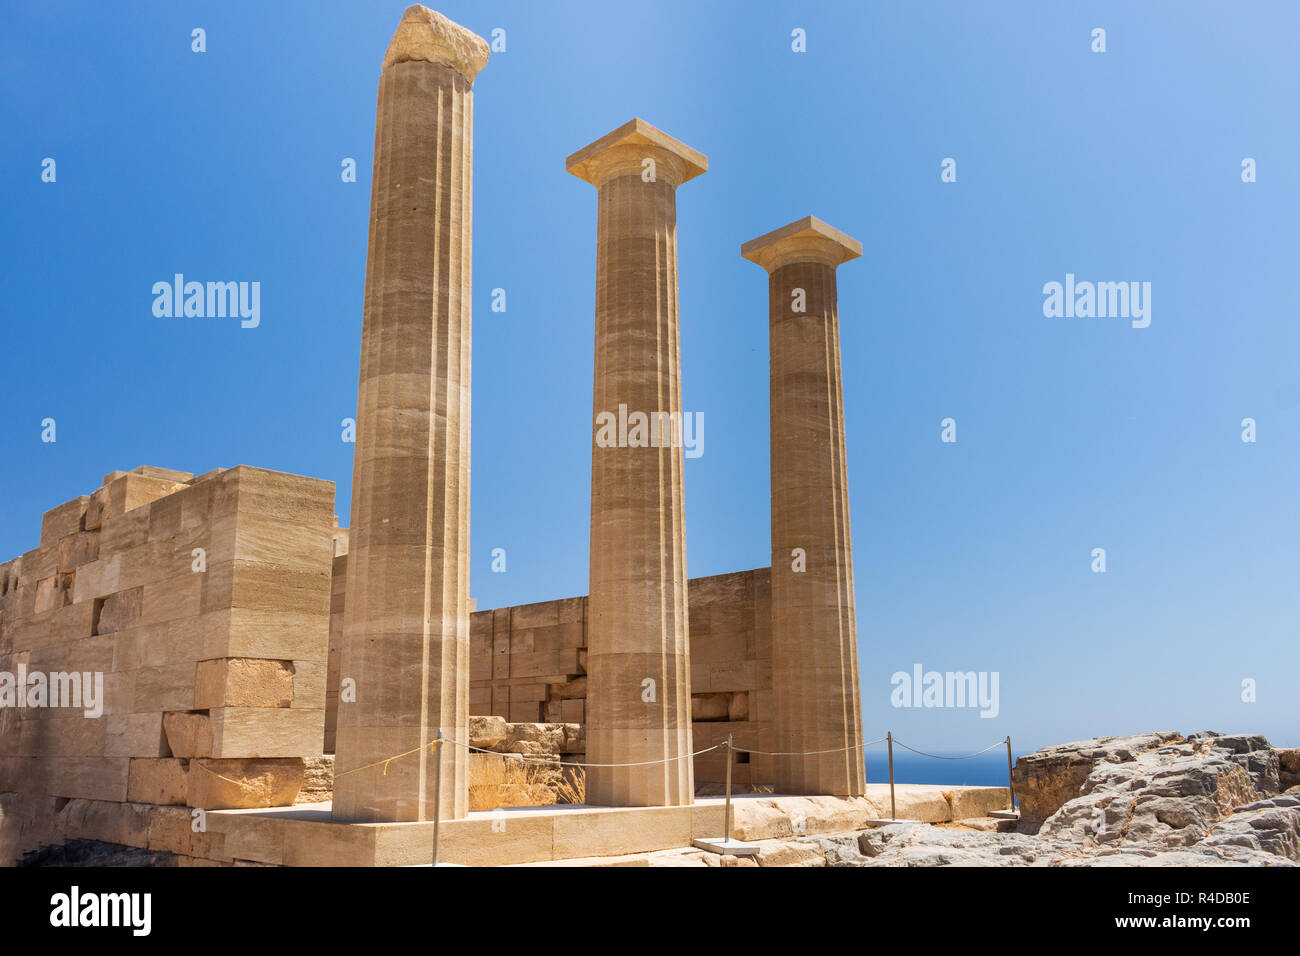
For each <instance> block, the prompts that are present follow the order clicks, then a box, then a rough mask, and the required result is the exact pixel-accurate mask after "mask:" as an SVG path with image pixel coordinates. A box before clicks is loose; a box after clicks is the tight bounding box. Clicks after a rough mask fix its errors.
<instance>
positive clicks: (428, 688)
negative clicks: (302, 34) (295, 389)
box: [334, 5, 488, 821]
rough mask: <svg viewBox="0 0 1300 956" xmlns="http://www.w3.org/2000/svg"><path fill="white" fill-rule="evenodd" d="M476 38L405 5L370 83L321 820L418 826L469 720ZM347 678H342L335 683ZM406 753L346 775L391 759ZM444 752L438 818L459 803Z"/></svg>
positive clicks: (461, 775) (480, 51)
mask: <svg viewBox="0 0 1300 956" xmlns="http://www.w3.org/2000/svg"><path fill="white" fill-rule="evenodd" d="M487 58H488V47H487V44H486V43H485V42H484V41H483V39H482V38H480V37H478V36H476V35H474V34H473V33H471V32H470V31H468V30H466V29H465V28H464V27H461V26H459V25H457V24H455V23H452V22H451V21H450V20H448V19H446V18H445V17H443V16H442V15H441V14H438V13H435V12H433V11H432V10H429V9H427V8H425V7H422V6H418V5H417V6H412V7H409V8H407V10H406V12H405V13H404V14H403V15H402V22H401V23H400V24H399V25H398V27H397V32H396V34H394V36H393V40H392V43H390V44H389V47H388V53H387V55H386V56H385V57H384V64H383V72H382V74H381V75H380V78H379V106H378V111H377V115H376V119H375V165H374V175H373V179H372V183H371V196H370V247H369V254H368V256H367V260H366V292H365V307H364V309H365V311H364V320H363V327H362V333H361V377H360V386H359V388H358V392H357V436H356V437H357V442H356V449H355V450H354V452H353V466H352V526H351V531H350V535H349V536H350V551H349V554H348V572H347V596H346V605H345V610H344V618H343V654H342V662H341V665H340V677H341V678H342V680H343V681H345V682H346V681H348V680H352V681H354V682H355V701H354V702H351V703H349V702H347V695H346V692H344V693H342V694H340V703H339V713H338V733H337V743H336V759H337V767H338V771H339V772H340V773H344V775H342V776H339V777H337V778H336V780H335V783H334V816H335V818H337V819H341V820H355V821H393V820H428V819H431V818H432V816H433V812H434V810H433V799H434V793H433V777H434V757H433V754H432V753H431V752H430V748H428V747H422V745H424V744H426V743H428V741H430V740H432V739H433V738H434V736H435V735H436V734H437V732H438V730H439V729H441V730H442V731H443V733H444V734H445V735H446V736H448V737H453V738H455V739H457V740H460V741H464V740H466V734H467V731H468V723H469V454H470V438H469V435H470V252H471V242H470V238H471V228H470V213H471V195H472V190H471V174H472V157H473V110H474V94H473V92H472V89H471V88H472V86H473V83H474V77H475V76H476V75H477V74H478V72H479V70H481V69H482V68H483V65H484V64H485V63H486V62H487ZM345 686H346V685H345ZM416 748H422V749H419V751H418V752H417V753H413V754H410V755H408V756H404V757H402V758H401V759H398V760H394V761H392V762H391V763H390V764H386V765H385V764H382V763H381V764H380V765H379V766H375V767H370V768H368V769H364V770H360V771H358V772H356V773H345V772H346V771H349V770H353V769H354V768H357V767H362V766H364V765H366V764H370V763H372V762H375V761H382V760H384V759H386V758H388V757H391V756H393V755H395V754H402V753H405V752H407V751H410V750H413V749H416ZM466 772H467V760H466V752H465V750H463V749H462V748H459V747H453V746H446V747H444V748H443V755H442V773H441V789H442V798H441V815H442V816H443V817H444V818H452V817H461V816H464V815H465V813H466V811H467V809H468V804H467V801H468V792H467V790H466Z"/></svg>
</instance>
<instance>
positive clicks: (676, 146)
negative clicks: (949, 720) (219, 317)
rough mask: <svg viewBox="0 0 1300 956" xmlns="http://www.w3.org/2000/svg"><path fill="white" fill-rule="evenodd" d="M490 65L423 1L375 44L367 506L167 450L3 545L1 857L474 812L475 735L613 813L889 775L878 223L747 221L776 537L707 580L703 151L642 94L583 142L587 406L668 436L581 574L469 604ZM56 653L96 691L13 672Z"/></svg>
mask: <svg viewBox="0 0 1300 956" xmlns="http://www.w3.org/2000/svg"><path fill="white" fill-rule="evenodd" d="M487 58H488V48H487V45H486V44H485V43H484V41H483V40H482V39H481V38H479V37H477V36H475V35H474V34H472V33H470V32H469V31H468V30H465V29H464V28H462V27H460V26H458V25H456V24H454V23H452V22H450V21H449V20H447V19H446V18H444V17H442V16H441V15H440V14H437V13H434V12H433V11H430V10H428V9H426V8H424V7H421V6H413V7H410V8H409V9H408V10H407V11H406V12H405V14H404V15H403V18H402V21H401V23H400V25H399V26H398V29H397V32H396V34H395V35H394V37H393V40H392V43H391V44H390V46H389V48H388V51H387V53H386V55H385V57H384V60H383V68H382V74H381V77H380V80H379V94H378V108H377V120H376V151H375V159H374V174H373V182H372V195H371V219H370V238H369V252H368V260H367V268H366V289H365V300H364V314H363V323H362V334H361V350H360V355H361V373H360V380H359V390H358V401H357V436H356V446H355V452H354V471H353V490H352V502H351V526H350V528H349V529H340V528H339V527H338V522H337V520H336V519H335V517H334V514H333V502H334V486H333V483H332V482H329V481H325V480H321V479H315V478H308V477H301V476H296V475H289V474H282V473H278V472H271V471H265V470H262V469H258V468H252V467H249V466H243V465H241V466H239V467H235V468H231V469H228V470H222V469H217V470H215V471H211V472H208V473H207V474H203V475H200V476H198V477H195V476H193V475H191V474H189V473H185V472H180V471H172V470H169V469H165V468H157V467H150V466H143V467H139V468H136V469H134V470H133V471H130V472H116V471H115V472H112V473H110V474H108V475H107V476H105V478H104V480H103V483H102V486H101V487H100V488H98V489H96V490H95V491H93V492H92V493H91V494H88V495H82V496H80V497H78V498H76V499H74V500H72V501H69V502H66V503H64V504H62V505H59V506H58V507H56V508H53V509H52V510H50V511H48V512H47V513H46V514H45V517H44V520H43V523H42V528H41V538H40V542H39V544H38V546H37V547H36V548H35V549H34V550H32V551H29V552H27V553H25V554H23V555H22V556H20V557H17V558H14V559H13V560H11V561H8V562H6V563H4V564H0V672H4V673H8V674H12V675H26V676H25V678H24V680H23V681H22V682H21V683H18V682H17V677H15V678H14V681H11V685H10V688H9V690H10V693H11V695H12V698H13V699H12V700H10V701H9V706H4V707H2V708H0V851H2V855H3V858H4V859H5V860H6V861H10V860H13V859H14V858H15V857H16V856H17V855H18V854H21V853H23V852H26V851H31V850H33V849H35V848H37V847H40V846H43V845H51V844H58V843H61V842H62V841H63V840H64V839H66V838H69V837H70V836H73V835H85V834H86V833H92V832H93V833H95V834H97V835H98V837H97V838H99V839H103V840H106V841H107V842H114V843H122V844H126V845H131V846H141V847H148V848H149V849H151V850H162V851H166V852H170V853H176V854H179V855H182V856H184V857H187V858H193V859H201V858H204V857H206V856H209V855H210V854H209V852H208V851H209V850H210V849H211V847H209V846H207V845H203V840H204V836H203V831H202V830H199V829H196V828H195V827H194V825H193V822H194V820H196V819H197V818H198V815H197V814H196V813H195V811H199V810H202V811H208V810H221V809H227V808H262V807H276V806H286V805H292V804H293V803H294V802H295V801H301V800H313V801H314V800H319V799H321V798H322V797H324V798H326V799H328V798H329V795H330V793H331V791H332V797H333V803H332V811H331V813H332V818H333V819H334V820H335V821H339V822H344V823H346V822H363V821H368V822H376V823H395V822H402V821H427V820H430V819H432V818H433V816H434V814H435V806H437V807H438V808H439V817H440V819H443V820H457V819H460V818H464V817H465V816H466V814H467V813H468V812H469V810H470V805H471V800H470V792H469V791H470V783H469V781H470V777H471V773H470V771H471V759H475V760H491V759H492V755H491V754H480V753H476V752H471V750H470V749H469V748H468V747H466V746H465V745H466V744H474V745H484V744H486V746H484V748H483V749H485V750H495V751H496V752H497V753H500V752H503V751H504V752H514V753H526V752H529V748H532V749H533V750H534V751H537V748H539V747H549V749H544V750H540V751H537V752H538V753H541V754H543V755H548V756H550V757H553V758H555V759H556V760H559V759H560V758H563V759H564V760H565V761H566V762H581V763H589V764H592V765H593V766H591V767H590V768H589V769H588V771H587V773H586V776H585V780H584V781H583V783H584V785H585V790H586V802H587V803H589V804H595V805H601V806H609V807H689V806H690V805H691V804H692V803H693V802H694V798H695V795H696V792H697V789H700V790H705V789H708V788H709V787H710V786H711V785H716V784H717V783H718V782H719V781H721V780H722V779H723V778H724V775H725V771H726V762H727V761H730V762H731V763H732V768H731V769H732V779H733V781H734V782H735V784H736V785H737V786H738V787H741V788H744V787H751V788H760V787H764V786H766V787H772V788H775V789H776V790H777V792H780V793H784V794H808V795H827V796H834V797H842V798H856V797H861V796H862V795H863V793H864V792H865V788H866V782H865V771H864V760H863V752H862V742H863V736H862V726H861V704H860V694H859V683H858V657H857V635H856V623H855V612H854V603H853V601H854V599H853V593H854V592H853V568H852V548H851V539H850V529H849V511H848V486H847V472H846V464H845V437H844V414H843V400H842V381H841V371H840V363H839V327H838V322H839V319H838V305H837V296H836V286H835V273H836V269H837V267H838V266H839V265H840V264H841V263H843V262H845V261H847V260H849V259H853V258H856V257H857V256H859V255H860V254H861V245H860V243H858V242H857V241H856V240H853V239H851V238H849V237H848V236H846V235H844V234H843V233H841V232H839V231H837V230H835V229H833V228H831V227H830V226H828V225H826V224H825V223H823V222H821V221H820V220H818V219H815V218H813V217H807V218H805V219H802V220H799V221H797V222H794V223H791V224H790V225H788V226H785V227H783V228H781V229H777V230H775V231H774V232H771V233H769V234H767V235H765V236H762V237H759V238H757V239H755V240H753V241H751V242H748V243H746V244H745V245H744V246H743V247H742V249H741V252H742V255H743V256H744V257H745V258H747V259H749V260H751V261H753V262H754V263H756V264H757V265H759V266H760V267H762V268H763V269H764V271H765V272H766V273H767V275H768V284H769V300H770V310H769V333H770V348H771V483H772V563H771V566H770V567H764V568H758V569H753V570H748V571H741V572H737V573H733V574H723V575H716V576H712V577H707V578H698V579H694V580H690V579H688V578H687V574H686V562H685V554H686V548H685V530H684V527H685V526H684V520H683V508H684V492H683V482H682V466H683V448H682V446H681V443H680V442H679V441H677V440H676V438H677V437H679V436H677V434H676V432H675V431H673V428H675V427H676V424H675V423H679V422H680V416H681V412H682V409H681V398H680V396H681V382H680V344H679V334H678V322H679V306H678V290H677V258H676V256H677V250H676V218H675V217H676V192H677V189H678V188H679V187H680V186H682V185H684V184H685V183H686V182H688V181H689V180H691V179H694V178H695V177H698V176H700V175H702V174H703V173H704V172H705V171H706V170H707V168H708V161H707V159H706V158H705V157H704V156H703V155H702V154H700V153H698V152H697V151H695V150H694V149H691V148H690V147H688V146H686V145H685V144H683V143H681V142H679V141H677V140H675V139H673V138H672V137H670V136H668V135H667V134H665V133H663V132H661V131H660V130H658V129H656V128H655V127H653V126H650V125H649V124H648V123H645V122H644V121H642V120H639V119H634V120H632V121H630V122H629V123H627V124H625V125H623V126H621V127H619V128H618V129H616V130H614V131H613V132H611V133H609V134H607V135H605V136H603V137H601V138H599V139H597V140H596V141H595V142H593V143H591V144H590V145H588V146H587V147H585V148H583V149H581V150H579V151H578V152H576V153H574V154H573V155H572V156H570V157H569V158H568V160H567V162H566V168H567V170H568V172H570V173H571V174H573V175H575V176H578V177H579V178H581V179H584V180H585V181H587V182H589V183H591V184H592V186H594V187H595V189H596V193H597V197H596V198H597V208H598V217H597V224H596V243H597V270H596V271H597V275H596V283H595V289H596V296H595V300H596V307H595V320H596V321H595V325H596V348H595V375H594V397H595V408H596V410H597V415H598V418H599V414H600V412H601V411H602V410H605V411H607V412H608V413H609V414H611V415H613V414H616V413H621V412H622V409H623V408H627V409H631V410H632V412H633V414H634V415H635V414H638V413H639V414H641V415H642V416H643V418H642V421H645V420H647V419H648V420H650V421H651V422H652V423H653V422H661V423H669V425H670V426H671V427H669V428H667V429H666V430H667V431H669V432H671V434H670V435H669V438H668V440H658V441H647V440H645V438H644V433H642V435H641V440H638V439H637V436H636V435H635V434H629V437H628V439H627V440H626V441H619V442H616V443H614V444H612V445H611V444H610V443H607V442H602V441H598V440H593V444H592V498H591V541H590V548H591V554H590V569H591V570H590V575H591V578H590V594H589V595H587V596H579V597H570V598H565V599H561V600H556V601H549V602H543V603H539V604H529V605H522V606H517V607H507V608H497V609H493V610H483V611H476V610H474V608H473V602H472V601H471V599H470V580H469V554H468V552H469V514H470V509H469V484H470V482H469V475H470V471H469V463H470V462H469V447H470V445H469V434H470V338H471V333H470V303H471V293H470V271H471V269H470V258H471V249H472V243H471V237H472V232H471V219H470V213H471V208H472V169H473V83H474V78H475V76H476V75H477V73H478V72H479V70H481V69H482V68H483V67H484V65H485V64H486V62H487ZM622 437H623V436H622V435H620V439H621V438H622ZM657 437H658V438H660V439H662V438H663V435H662V434H661V435H658V436H657ZM36 674H40V675H46V679H47V680H50V681H52V682H55V683H56V684H57V687H58V689H59V690H60V691H61V692H67V691H70V690H72V689H73V688H72V687H71V684H72V682H73V681H72V678H71V677H70V676H69V675H78V676H79V680H84V682H85V686H84V687H82V688H80V689H81V691H82V693H81V699H80V700H79V702H78V704H79V705H80V704H85V703H86V702H87V698H95V697H97V696H98V697H99V698H100V699H99V700H98V701H94V700H91V702H90V706H88V707H85V708H81V709H78V707H69V706H49V701H48V700H45V701H44V703H41V702H39V701H37V700H36V698H29V697H25V696H23V695H24V692H26V693H27V694H31V693H33V692H34V691H33V689H32V685H31V680H32V679H33V678H32V677H31V675H36ZM58 675H63V676H61V677H60V676H58ZM101 678H102V693H97V691H96V688H97V687H98V686H99V684H98V682H99V681H100V680H101ZM344 686H346V687H347V690H346V691H345V692H344V693H340V688H341V687H344ZM648 688H649V690H647V689H648ZM50 689H51V690H53V687H51V688H50ZM3 691H4V687H3V685H2V684H0V699H3V695H2V692H3ZM29 699H30V701H31V702H32V703H33V706H27V703H28V701H29ZM91 706H93V707H101V708H102V713H101V714H100V715H99V716H95V717H90V716H87V714H86V713H83V710H88V709H91ZM471 715H476V717H475V718H471ZM488 718H496V721H495V722H492V721H490V720H488ZM507 724H508V725H509V726H507ZM525 725H545V727H543V728H542V729H534V730H528V729H527V726H525ZM503 727H504V729H502V728H503ZM512 728H513V729H512ZM546 728H549V729H546ZM556 728H559V729H558V730H557V729H556ZM439 732H441V733H442V734H443V735H444V737H445V738H448V739H449V741H450V742H449V743H447V744H444V745H442V746H441V747H436V746H431V745H430V744H431V742H432V741H433V740H434V738H435V736H436V735H437V734H438V733H439ZM729 736H730V737H732V738H733V739H734V742H735V745H736V748H735V749H715V750H712V751H710V752H709V753H706V754H701V755H699V756H698V757H695V758H693V757H692V754H694V753H695V752H696V751H700V750H705V749H707V748H710V747H713V746H714V745H716V744H719V743H722V742H723V741H725V740H727V739H728V737H729ZM546 741H550V743H549V744H548V743H546ZM525 745H527V746H525ZM519 747H523V748H524V749H522V750H521V749H518V748H519ZM512 748H514V749H512ZM750 751H763V752H764V753H752V754H751V753H750ZM814 751H818V752H819V753H812V752H814ZM773 754H775V756H773ZM782 754H786V756H782ZM331 755H333V759H332V760H331ZM629 765H630V766H629ZM435 780H436V781H438V791H437V792H435ZM715 789H716V787H715ZM344 858H345V859H346V856H345V857H344Z"/></svg>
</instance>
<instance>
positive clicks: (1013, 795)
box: [1007, 734, 1016, 810]
mask: <svg viewBox="0 0 1300 956" xmlns="http://www.w3.org/2000/svg"><path fill="white" fill-rule="evenodd" d="M1007 787H1008V789H1009V790H1010V791H1011V809H1012V810H1014V809H1015V808H1016V781H1015V778H1014V777H1013V776H1012V774H1011V735H1010V734H1007Z"/></svg>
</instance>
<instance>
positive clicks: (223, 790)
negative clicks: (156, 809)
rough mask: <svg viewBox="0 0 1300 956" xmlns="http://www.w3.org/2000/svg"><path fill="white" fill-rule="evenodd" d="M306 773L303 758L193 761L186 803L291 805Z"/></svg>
mask: <svg viewBox="0 0 1300 956" xmlns="http://www.w3.org/2000/svg"><path fill="white" fill-rule="evenodd" d="M303 776H304V766H303V761H302V760H301V758H288V759H279V760H268V759H260V760H217V759H211V758H205V759H196V760H191V761H190V769H189V777H188V789H187V795H186V803H187V805H188V806H191V807H201V808H203V809H206V810H227V809H248V808H252V807H284V806H292V805H293V802H294V800H295V798H296V797H297V796H298V790H299V789H300V788H301V787H302V783H303Z"/></svg>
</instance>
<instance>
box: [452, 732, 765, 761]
mask: <svg viewBox="0 0 1300 956" xmlns="http://www.w3.org/2000/svg"><path fill="white" fill-rule="evenodd" d="M443 740H445V741H446V742H447V743H449V744H455V745H456V746H457V747H464V748H465V749H466V750H472V751H474V752H476V753H481V754H495V755H496V756H498V757H508V758H510V759H512V760H521V761H524V762H529V761H531V762H533V763H544V764H546V765H547V766H548V767H649V766H652V765H654V764H660V763H671V762H672V761H674V760H684V759H685V758H687V757H698V756H699V755H700V754H706V753H708V752H709V751H710V750H718V749H719V748H721V747H725V746H726V744H725V743H721V744H714V745H713V746H712V747H705V748H704V749H703V750H697V751H695V753H690V754H681V755H680V756H677V757H665V758H664V759H662V760H639V761H637V762H635V763H575V762H572V761H565V760H552V759H551V758H550V757H534V756H530V755H528V754H512V753H502V752H501V751H500V750H488V749H486V748H485V747H475V746H474V745H473V744H463V743H461V742H460V741H459V740H452V739H451V738H450V737H444V738H443ZM736 749H737V750H739V749H740V748H739V747H737V748H736Z"/></svg>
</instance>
